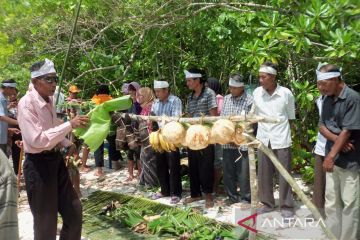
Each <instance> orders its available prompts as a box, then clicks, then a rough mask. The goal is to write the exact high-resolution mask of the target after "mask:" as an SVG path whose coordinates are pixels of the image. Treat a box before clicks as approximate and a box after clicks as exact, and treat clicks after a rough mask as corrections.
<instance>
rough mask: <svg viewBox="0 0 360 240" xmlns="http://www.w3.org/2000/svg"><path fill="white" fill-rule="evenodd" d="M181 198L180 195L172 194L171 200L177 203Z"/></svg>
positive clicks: (172, 202)
mask: <svg viewBox="0 0 360 240" xmlns="http://www.w3.org/2000/svg"><path fill="white" fill-rule="evenodd" d="M180 200H181V198H180V197H178V196H172V197H171V200H170V204H177V203H178V202H180Z"/></svg>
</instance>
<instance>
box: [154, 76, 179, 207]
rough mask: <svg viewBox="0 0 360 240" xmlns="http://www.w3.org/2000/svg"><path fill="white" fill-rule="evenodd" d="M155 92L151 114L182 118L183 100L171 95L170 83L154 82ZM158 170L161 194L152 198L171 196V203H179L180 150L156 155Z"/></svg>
mask: <svg viewBox="0 0 360 240" xmlns="http://www.w3.org/2000/svg"><path fill="white" fill-rule="evenodd" d="M154 90H155V95H156V97H157V99H156V100H155V101H154V103H153V105H152V107H151V113H153V114H155V115H156V116H162V115H165V116H169V117H180V116H181V114H182V104H181V100H180V98H178V97H176V96H174V95H172V94H171V93H170V89H169V83H168V82H167V81H164V80H160V81H154ZM160 124H161V123H160ZM161 127H162V126H161ZM156 168H157V170H156V171H157V177H158V179H159V182H160V187H161V192H159V193H156V194H155V195H154V196H153V197H152V198H153V199H157V198H161V197H168V196H171V201H170V203H171V204H176V203H178V202H179V201H180V199H181V194H182V186H181V175H180V170H181V167H180V152H179V149H176V151H171V152H163V153H156Z"/></svg>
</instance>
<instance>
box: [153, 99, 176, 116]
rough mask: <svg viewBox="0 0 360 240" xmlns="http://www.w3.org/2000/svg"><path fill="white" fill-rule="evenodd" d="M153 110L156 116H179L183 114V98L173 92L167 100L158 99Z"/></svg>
mask: <svg viewBox="0 0 360 240" xmlns="http://www.w3.org/2000/svg"><path fill="white" fill-rule="evenodd" d="M151 112H153V113H155V115H156V116H162V115H166V116H169V117H179V116H181V115H182V103H181V100H180V98H178V97H176V96H174V95H172V94H170V95H169V97H168V99H167V100H165V101H160V100H159V99H156V100H155V101H154V103H153V105H152V107H151Z"/></svg>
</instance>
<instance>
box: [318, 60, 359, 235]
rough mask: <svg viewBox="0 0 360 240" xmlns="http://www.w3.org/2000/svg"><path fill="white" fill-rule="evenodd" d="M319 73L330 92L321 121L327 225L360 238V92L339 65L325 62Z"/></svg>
mask: <svg viewBox="0 0 360 240" xmlns="http://www.w3.org/2000/svg"><path fill="white" fill-rule="evenodd" d="M316 75H317V80H318V85H320V86H321V88H322V89H323V91H324V93H325V94H326V96H327V97H326V98H325V99H324V102H323V106H322V113H321V117H320V123H319V128H320V132H321V134H322V135H323V136H324V137H325V138H326V139H327V141H326V145H325V159H324V162H323V168H324V170H325V171H326V187H325V215H326V226H327V227H328V228H329V229H330V230H331V232H332V233H333V234H334V235H335V237H336V239H344V240H348V239H359V236H357V232H358V228H359V206H360V202H359V191H360V184H359V169H360V95H359V93H357V92H355V91H354V90H352V89H351V88H349V87H348V86H347V85H346V84H345V83H344V82H343V80H342V79H341V73H340V69H339V68H338V67H337V66H335V65H332V64H326V65H323V66H321V67H320V68H319V69H318V70H317V71H316Z"/></svg>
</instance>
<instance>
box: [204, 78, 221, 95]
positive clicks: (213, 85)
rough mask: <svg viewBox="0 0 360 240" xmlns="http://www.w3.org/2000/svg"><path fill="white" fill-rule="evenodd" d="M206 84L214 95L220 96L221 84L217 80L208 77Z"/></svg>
mask: <svg viewBox="0 0 360 240" xmlns="http://www.w3.org/2000/svg"><path fill="white" fill-rule="evenodd" d="M207 83H208V87H209V88H211V89H212V90H213V91H214V92H215V93H216V94H221V84H220V82H219V80H218V79H217V78H214V77H209V78H208V80H207Z"/></svg>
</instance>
